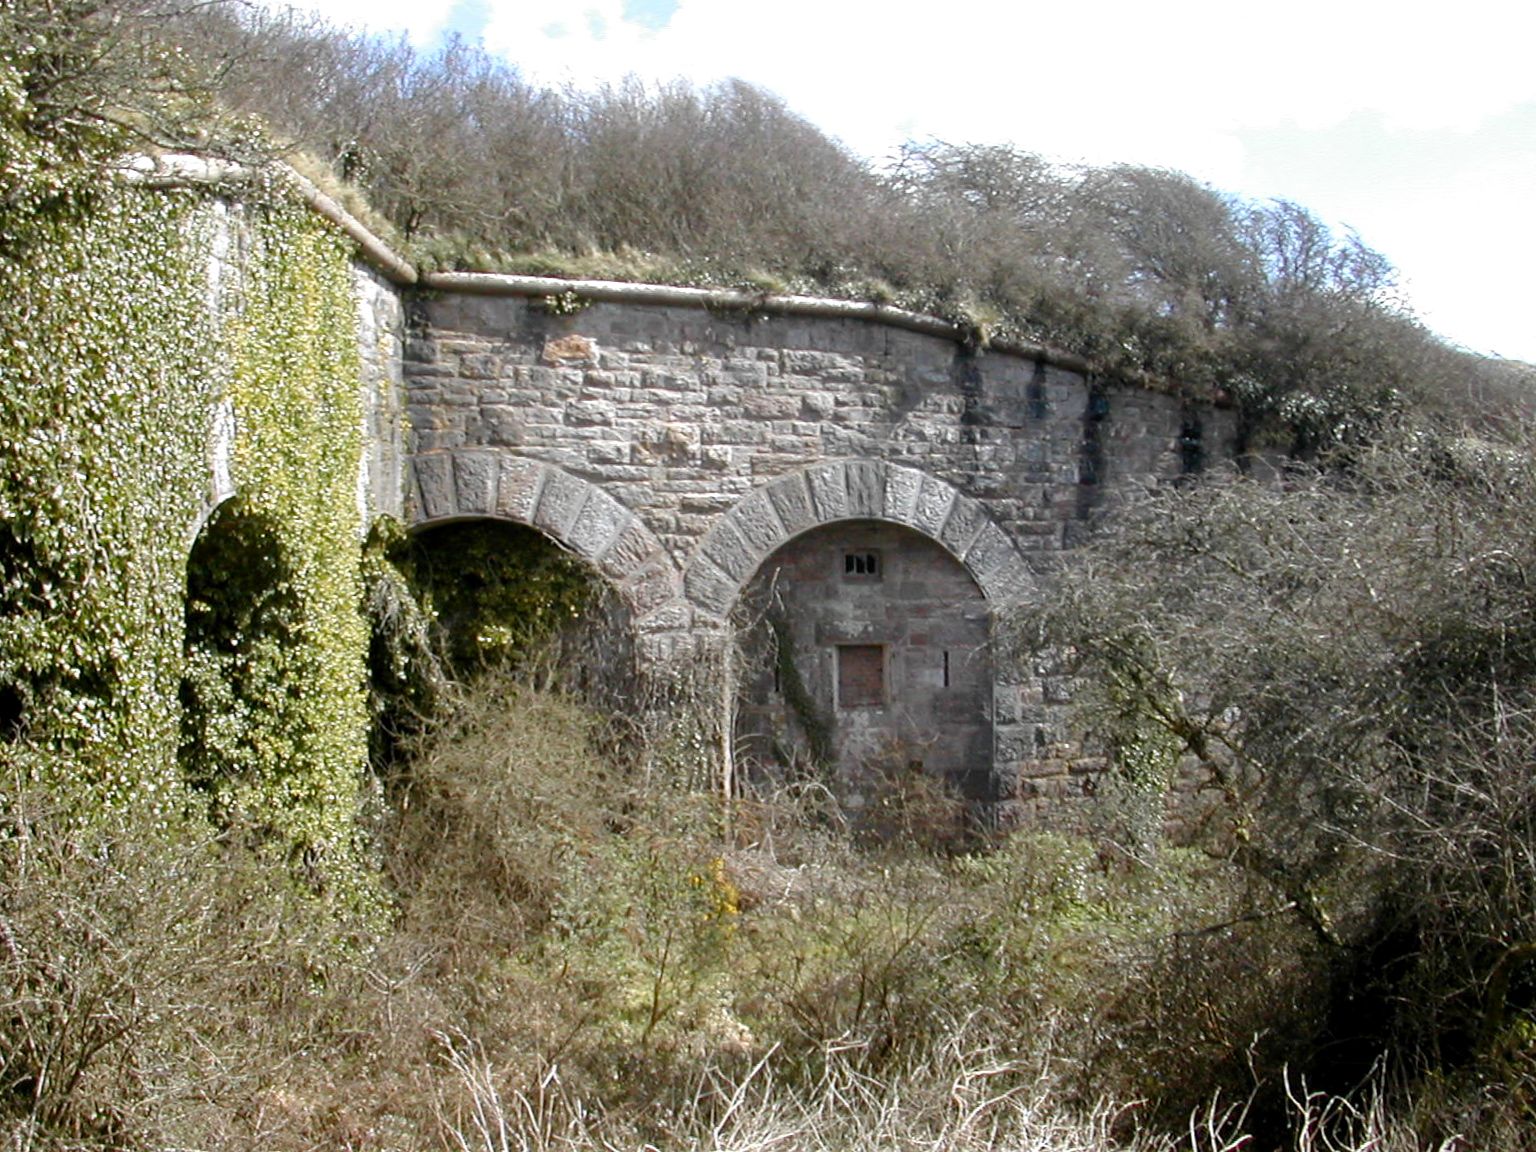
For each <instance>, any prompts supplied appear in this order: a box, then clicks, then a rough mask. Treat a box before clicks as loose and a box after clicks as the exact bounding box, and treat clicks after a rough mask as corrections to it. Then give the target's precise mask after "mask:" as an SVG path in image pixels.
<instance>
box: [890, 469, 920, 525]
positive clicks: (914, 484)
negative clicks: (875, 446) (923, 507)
mask: <svg viewBox="0 0 1536 1152" xmlns="http://www.w3.org/2000/svg"><path fill="white" fill-rule="evenodd" d="M922 482H923V474H922V473H921V472H918V471H915V470H914V469H911V468H901V467H898V466H896V465H894V464H887V465H886V468H885V514H886V516H887V518H889V519H891V520H894V521H896V523H898V524H906V525H908V526H909V527H916V526H917V494H918V490H919V488H920V487H921V486H922Z"/></svg>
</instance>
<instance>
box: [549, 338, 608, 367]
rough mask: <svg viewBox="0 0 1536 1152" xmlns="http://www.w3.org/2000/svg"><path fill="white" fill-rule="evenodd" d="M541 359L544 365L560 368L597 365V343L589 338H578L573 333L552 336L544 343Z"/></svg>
mask: <svg viewBox="0 0 1536 1152" xmlns="http://www.w3.org/2000/svg"><path fill="white" fill-rule="evenodd" d="M539 359H541V360H543V361H544V363H546V364H550V365H555V366H560V365H565V364H579V363H587V364H595V363H596V362H597V341H595V340H593V339H591V338H590V337H588V336H578V335H576V334H575V333H572V334H571V335H569V336H552V337H550V338H549V339H548V340H546V341H545V342H544V350H543V352H542V353H541V354H540V356H539Z"/></svg>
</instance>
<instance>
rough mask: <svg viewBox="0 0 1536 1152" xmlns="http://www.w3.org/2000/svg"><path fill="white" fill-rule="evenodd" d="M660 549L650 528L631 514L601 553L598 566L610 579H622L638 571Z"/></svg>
mask: <svg viewBox="0 0 1536 1152" xmlns="http://www.w3.org/2000/svg"><path fill="white" fill-rule="evenodd" d="M660 551H661V544H660V542H659V541H658V540H657V539H656V537H655V536H654V535H652V534H651V531H650V529H648V528H647V527H646V526H645V524H644V523H643V522H641V521H640V520H639V518H637V517H633V516H632V517H631V518H630V520H629V521H628V523H626V524H625V526H624V528H623V529H622V530H621V531H620V532H619V534H618V537H617V538H616V539H615V540H614V541H613V543H612V544H611V545H609V547H608V549H607V550H606V551H604V552H603V553H602V555H601V557H600V558H599V560H598V567H599V569H601V570H602V571H603V572H604V573H606V574H607V575H608V576H609V577H611V578H612V579H615V580H623V579H625V578H627V577H630V576H633V575H634V574H635V573H636V572H638V571H640V570H641V569H642V568H643V567H645V565H646V564H647V563H648V562H649V561H650V560H651V559H652V558H653V557H655V556H656V555H657V554H659V553H660Z"/></svg>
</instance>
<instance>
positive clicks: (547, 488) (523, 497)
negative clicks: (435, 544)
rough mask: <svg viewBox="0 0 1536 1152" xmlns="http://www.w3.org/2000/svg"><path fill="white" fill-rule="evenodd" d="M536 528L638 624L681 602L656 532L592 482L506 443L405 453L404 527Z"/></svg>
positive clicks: (662, 620)
mask: <svg viewBox="0 0 1536 1152" xmlns="http://www.w3.org/2000/svg"><path fill="white" fill-rule="evenodd" d="M477 519H492V520H506V521H510V522H511V523H514V524H523V525H526V526H528V527H530V528H536V529H538V530H539V531H540V532H542V533H544V535H546V536H548V537H549V538H550V539H551V540H553V541H554V542H555V543H556V544H558V545H560V546H561V547H562V548H565V549H567V550H568V551H570V552H573V553H575V554H576V555H577V556H580V557H581V558H582V559H583V560H585V561H587V563H589V564H591V565H592V567H593V568H595V569H596V570H597V571H598V572H600V573H601V574H602V575H603V576H604V577H605V578H607V579H608V580H609V581H611V582H612V584H613V586H614V587H615V588H616V589H617V590H618V592H619V594H620V595H621V596H622V597H624V599H625V601H626V602H627V603H628V604H629V606H630V609H631V611H632V612H633V613H634V620H635V622H636V624H637V625H638V626H642V627H646V628H655V627H667V626H670V624H669V621H670V619H671V617H672V616H674V615H676V612H675V611H668V609H669V608H674V609H676V608H680V607H682V606H681V605H680V603H679V602H680V600H681V592H680V588H681V581H680V579H679V576H678V572H677V567H676V565H675V564H674V563H673V561H672V558H671V556H670V555H669V554H668V553H667V550H666V549H665V548H664V547H663V546H662V544H661V542H660V541H659V540H658V539H657V538H656V535H655V534H654V533H653V532H652V531H651V530H650V528H648V527H647V526H646V525H645V523H644V522H643V521H642V520H641V519H640V518H639V517H638V516H637V515H636V514H635V513H634V512H633V511H632V510H630V509H629V508H627V507H625V506H624V505H623V504H622V503H620V502H619V501H618V500H616V499H614V497H613V496H611V495H609V494H608V493H607V492H604V491H603V490H602V489H601V488H600V487H598V486H597V485H596V484H593V483H591V482H590V481H588V480H583V479H582V478H581V477H579V476H574V475H572V474H571V473H569V472H567V471H565V470H564V469H563V468H560V467H558V466H557V465H554V464H550V463H547V462H545V461H542V460H535V459H532V458H530V457H527V456H522V455H519V454H518V453H516V452H514V451H512V450H510V449H505V448H456V449H449V450H444V451H439V452H427V453H422V454H419V455H417V456H414V457H413V458H412V460H411V483H410V485H409V487H408V489H407V493H406V502H405V521H406V527H407V528H409V529H410V530H411V531H417V530H419V529H423V528H430V527H433V526H435V525H439V524H448V523H453V522H455V521H463V520H477Z"/></svg>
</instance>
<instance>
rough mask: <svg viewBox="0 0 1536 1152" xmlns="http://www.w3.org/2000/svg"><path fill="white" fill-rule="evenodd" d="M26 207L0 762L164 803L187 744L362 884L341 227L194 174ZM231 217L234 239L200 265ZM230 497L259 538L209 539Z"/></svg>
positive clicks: (98, 795)
mask: <svg viewBox="0 0 1536 1152" xmlns="http://www.w3.org/2000/svg"><path fill="white" fill-rule="evenodd" d="M82 179H83V177H82ZM30 204H31V207H30V209H29V211H30V212H31V215H30V216H28V217H27V220H26V231H27V234H28V236H29V237H30V238H31V240H34V241H37V243H28V244H25V245H19V246H16V247H14V248H13V249H11V250H9V251H5V250H0V292H3V293H4V296H5V299H6V301H7V310H6V313H5V316H4V323H3V327H0V379H3V388H0V459H3V474H0V519H3V523H4V528H3V530H0V606H3V609H4V611H3V614H0V615H3V622H0V722H3V729H0V741H3V742H0V759H3V760H4V762H5V763H6V764H8V765H12V766H14V768H15V769H16V770H18V771H20V772H21V773H22V774H23V775H24V776H26V777H30V778H33V779H38V780H45V781H49V782H51V784H52V785H53V786H55V787H57V788H58V789H59V791H60V794H61V795H66V794H67V795H71V796H73V797H74V799H75V802H76V803H78V804H79V806H80V809H81V811H82V813H83V814H90V815H98V814H99V813H100V812H101V810H102V808H103V806H107V807H111V806H120V805H126V804H130V803H131V804H134V805H137V806H142V807H148V808H149V809H150V810H152V811H156V812H160V813H162V814H165V815H169V814H170V813H173V812H176V811H177V810H179V809H180V808H181V807H182V805H183V804H184V803H185V801H186V797H185V794H184V792H183V790H182V780H181V778H180V777H181V773H178V770H177V762H178V755H177V750H178V746H180V750H181V756H180V759H181V763H182V765H183V766H184V768H185V769H186V772H187V774H189V775H190V776H191V777H192V778H193V779H194V780H195V781H197V783H198V784H199V786H200V787H202V788H204V789H205V790H207V791H208V792H209V793H210V794H216V804H215V807H216V810H217V811H218V812H219V814H220V816H221V818H223V819H228V820H231V821H234V822H237V823H240V824H242V825H244V826H246V827H248V828H251V829H255V830H260V831H261V832H262V833H263V834H265V835H271V836H273V837H275V839H276V841H278V842H280V845H281V850H283V851H285V852H289V851H291V852H292V853H294V855H295V858H296V859H298V858H300V857H302V858H303V859H304V861H305V863H306V866H307V868H308V869H309V871H310V873H311V875H312V877H314V878H316V879H318V878H319V876H320V875H321V874H322V873H326V872H329V871H332V870H334V871H335V873H336V876H335V877H334V878H335V879H338V880H340V879H341V878H345V879H344V881H343V883H344V886H347V887H350V888H353V889H357V890H358V891H361V889H362V888H365V887H366V884H365V883H364V882H363V881H362V880H361V877H360V875H359V874H358V873H357V872H356V869H357V867H358V856H357V851H356V849H357V845H356V843H355V841H356V837H357V831H356V826H355V813H356V807H357V803H356V801H357V795H358V791H357V789H358V782H359V779H360V773H361V771H362V767H363V763H364V757H363V751H362V744H363V739H364V732H365V726H366V715H365V712H364V705H363V691H362V683H363V663H362V661H363V655H364V653H365V652H366V645H367V635H366V632H365V630H364V626H363V624H362V622H361V619H360V616H359V612H358V606H359V602H360V598H361V585H360V581H359V573H358V563H357V553H358V541H359V538H360V535H361V532H360V525H359V522H358V512H357V507H356V483H357V467H358V463H357V462H358V460H359V459H360V453H361V423H362V420H361V411H360V399H359V396H358V386H357V379H358V368H357V359H356V358H357V351H356V329H355V325H356V320H355V314H356V313H355V306H354V304H353V300H352V286H351V281H350V271H349V264H348V254H347V251H346V249H345V247H344V245H343V244H342V243H341V242H340V241H339V240H337V239H335V238H334V237H331V236H329V235H328V234H326V233H325V232H324V231H323V230H322V226H321V225H320V224H319V223H318V222H317V221H315V220H314V219H313V218H312V217H310V216H308V215H307V214H303V213H299V212H296V211H290V210H288V209H284V208H281V207H278V206H277V205H276V204H275V203H274V204H271V205H268V206H266V207H263V206H261V204H260V203H259V198H258V202H256V203H253V205H252V207H251V209H250V211H249V212H248V213H247V214H246V215H245V216H244V217H243V218H241V219H240V220H238V221H234V222H232V221H231V219H230V217H229V214H228V212H227V210H226V209H224V208H222V207H221V206H220V205H218V204H216V203H214V202H210V201H208V200H206V199H202V198H200V197H197V196H193V195H190V194H185V193H148V192H141V191H136V190H133V189H131V188H125V187H122V186H120V185H118V184H116V183H115V182H113V181H110V180H101V179H98V180H97V181H96V182H95V183H94V184H92V185H91V195H90V197H89V198H88V201H87V200H82V201H75V200H65V201H60V200H57V199H44V200H38V201H33V202H30ZM11 207H12V209H13V210H14V211H13V218H20V215H21V214H22V213H23V207H25V206H20V207H18V206H16V205H12V206H11ZM232 233H239V234H240V236H241V237H242V240H241V248H240V251H241V254H242V257H243V259H242V260H241V262H240V263H239V265H238V268H237V267H235V266H232V265H229V264H224V265H219V266H218V272H219V275H218V276H217V277H213V276H212V272H213V271H214V261H215V251H216V249H217V248H218V246H219V245H220V244H221V243H223V242H224V241H225V240H227V239H228V238H229V237H230V235H231V234H232ZM44 241H46V242H44ZM215 284H217V285H218V287H217V288H216V287H215ZM221 398H222V399H226V400H227V401H228V402H229V403H230V404H231V405H232V407H233V409H234V411H235V413H236V426H237V428H238V434H237V436H236V440H235V444H234V459H233V461H232V465H233V472H234V475H235V479H236V482H237V484H238V486H239V488H240V489H241V492H242V499H241V501H240V502H239V505H238V508H236V509H231V510H230V512H229V513H228V514H227V516H224V517H220V518H219V519H218V520H217V521H215V524H214V525H213V528H212V532H213V537H212V538H211V539H210V540H206V541H204V542H203V543H202V544H201V545H200V546H199V551H198V555H197V556H196V557H195V558H194V569H195V570H194V572H193V574H192V581H193V585H194V587H193V594H194V600H195V602H194V603H193V604H192V605H190V606H189V608H188V609H186V610H184V608H183V603H182V600H183V595H184V592H185V585H184V584H183V578H182V573H183V572H184V571H185V570H186V565H187V553H186V549H187V547H188V543H189V540H190V538H191V535H192V530H193V527H194V525H195V524H196V522H197V518H198V515H199V511H200V509H201V507H202V506H203V504H204V501H205V500H206V489H207V485H208V474H207V468H208V464H207V459H208V447H207V444H208V437H209V427H210V423H211V421H212V419H213V415H214V410H215V405H216V402H217V401H218V400H220V399H221ZM229 520H235V521H239V522H240V523H241V524H244V525H246V527H247V528H249V527H250V526H251V525H258V526H259V528H258V529H257V530H256V532H255V537H254V538H247V539H244V540H243V542H241V540H240V537H241V536H242V533H243V535H244V536H245V537H251V532H250V531H246V530H239V531H235V533H234V537H235V539H234V540H233V541H231V540H222V539H220V537H222V535H223V527H222V525H224V524H225V522H226V521H229ZM263 533H264V534H265V537H264V538H263V537H262V534H263ZM266 580H270V581H271V583H270V584H267V585H264V586H262V587H259V588H258V584H260V582H261V581H266ZM245 593H250V594H251V596H252V599H251V601H250V602H249V604H247V605H245V606H243V607H242V606H240V605H238V604H237V603H236V599H237V598H238V596H237V595H235V594H245ZM184 621H185V622H186V623H188V624H190V625H191V630H192V634H191V636H190V637H189V640H190V645H189V647H188V649H187V651H186V653H185V656H186V666H187V667H186V672H187V674H186V679H185V683H184V684H183V655H184V653H183V646H182V643H181V637H182V632H183V623H184ZM221 646H222V647H221ZM183 698H184V699H185V700H186V702H187V704H188V705H189V706H190V713H189V715H188V717H187V719H186V721H185V723H183V720H182V717H181V716H180V711H181V703H182V700H183ZM237 705H238V706H237Z"/></svg>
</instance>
